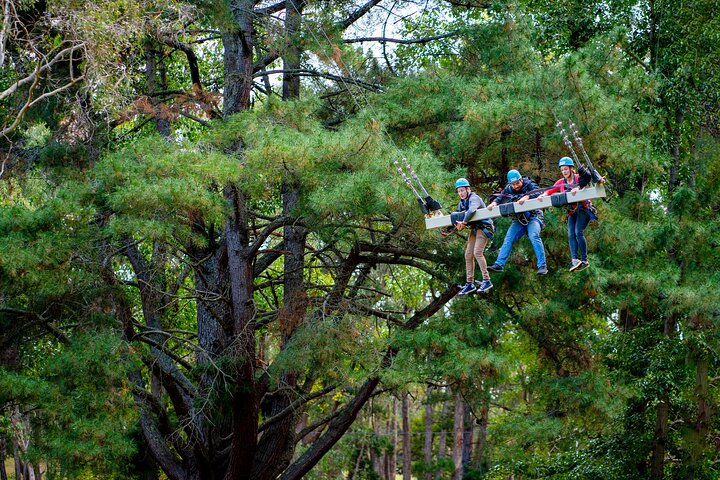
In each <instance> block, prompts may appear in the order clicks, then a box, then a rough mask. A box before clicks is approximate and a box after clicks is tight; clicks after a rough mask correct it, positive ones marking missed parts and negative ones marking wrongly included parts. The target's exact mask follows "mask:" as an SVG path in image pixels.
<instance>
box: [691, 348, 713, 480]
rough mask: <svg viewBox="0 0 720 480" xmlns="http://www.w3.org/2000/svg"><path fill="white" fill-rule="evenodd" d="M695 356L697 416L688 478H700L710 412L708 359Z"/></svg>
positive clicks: (700, 355) (702, 356)
mask: <svg viewBox="0 0 720 480" xmlns="http://www.w3.org/2000/svg"><path fill="white" fill-rule="evenodd" d="M698 357H699V358H695V362H696V363H695V403H696V405H697V411H698V413H697V418H696V419H695V424H694V425H693V432H692V440H691V442H690V447H689V450H690V461H689V465H688V470H689V474H690V478H700V475H701V472H700V466H699V465H700V463H701V459H702V457H703V453H704V450H705V448H706V445H707V444H706V438H707V435H708V432H709V429H710V419H711V418H712V412H711V408H710V402H709V401H708V388H709V383H710V379H709V373H708V372H709V363H710V362H709V359H708V358H707V356H706V355H704V354H703V353H700V354H699V355H698Z"/></svg>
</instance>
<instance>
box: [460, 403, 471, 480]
mask: <svg viewBox="0 0 720 480" xmlns="http://www.w3.org/2000/svg"><path fill="white" fill-rule="evenodd" d="M463 405H464V406H465V414H464V416H463V417H464V418H463V424H464V430H463V448H462V464H463V470H467V466H468V464H469V463H470V457H471V455H472V441H473V421H472V412H471V411H470V405H468V404H467V403H465V402H463Z"/></svg>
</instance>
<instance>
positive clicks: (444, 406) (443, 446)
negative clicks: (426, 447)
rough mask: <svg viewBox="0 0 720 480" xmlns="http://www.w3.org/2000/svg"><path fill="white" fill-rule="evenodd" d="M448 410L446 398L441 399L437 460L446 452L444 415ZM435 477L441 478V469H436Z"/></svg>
mask: <svg viewBox="0 0 720 480" xmlns="http://www.w3.org/2000/svg"><path fill="white" fill-rule="evenodd" d="M446 393H448V394H449V393H450V389H447V390H446ZM447 412H448V400H447V399H446V400H443V403H442V407H440V424H441V425H442V427H441V428H440V435H439V437H440V440H439V441H438V460H444V459H445V454H446V453H447V452H446V450H447V431H446V430H445V416H446V415H447ZM435 478H436V479H438V480H440V479H441V478H442V471H441V470H438V472H437V474H436V476H435Z"/></svg>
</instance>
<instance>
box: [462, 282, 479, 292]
mask: <svg viewBox="0 0 720 480" xmlns="http://www.w3.org/2000/svg"><path fill="white" fill-rule="evenodd" d="M475 290H477V287H476V286H475V284H474V283H473V282H468V283H466V284H465V286H464V287H463V288H461V289H460V291H459V292H458V295H467V294H468V293H472V292H474V291H475Z"/></svg>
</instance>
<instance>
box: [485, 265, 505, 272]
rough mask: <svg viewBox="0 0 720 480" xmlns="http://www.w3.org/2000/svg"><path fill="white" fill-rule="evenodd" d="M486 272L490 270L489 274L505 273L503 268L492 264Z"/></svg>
mask: <svg viewBox="0 0 720 480" xmlns="http://www.w3.org/2000/svg"><path fill="white" fill-rule="evenodd" d="M488 270H490V271H491V272H504V271H505V269H504V268H503V266H502V265H498V264H497V263H493V264H492V265H490V266H489V267H488Z"/></svg>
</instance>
